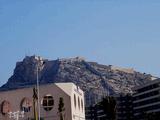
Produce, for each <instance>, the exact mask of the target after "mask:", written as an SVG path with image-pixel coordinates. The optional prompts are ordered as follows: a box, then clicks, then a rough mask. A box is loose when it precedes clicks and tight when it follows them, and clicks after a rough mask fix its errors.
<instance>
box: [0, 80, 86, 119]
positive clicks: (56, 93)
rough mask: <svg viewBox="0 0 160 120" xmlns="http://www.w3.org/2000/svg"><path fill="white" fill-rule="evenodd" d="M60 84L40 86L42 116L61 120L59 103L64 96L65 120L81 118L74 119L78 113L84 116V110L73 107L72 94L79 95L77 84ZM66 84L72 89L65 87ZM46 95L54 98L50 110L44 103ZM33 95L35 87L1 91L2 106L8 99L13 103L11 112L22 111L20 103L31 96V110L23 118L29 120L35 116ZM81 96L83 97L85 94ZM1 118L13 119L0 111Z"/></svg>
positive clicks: (0, 101) (0, 104)
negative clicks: (45, 107) (46, 108)
mask: <svg viewBox="0 0 160 120" xmlns="http://www.w3.org/2000/svg"><path fill="white" fill-rule="evenodd" d="M60 84H61V83H59V84H49V85H42V86H40V103H41V105H40V111H41V117H42V118H44V120H59V114H58V105H59V98H60V97H62V98H63V99H64V107H65V111H64V112H63V115H64V116H65V120H81V119H77V118H76V119H73V115H77V113H78V114H79V115H80V116H82V117H83V116H84V114H83V112H81V111H79V112H78V111H75V110H74V109H73V104H72V95H73V94H75V95H76V96H79V94H78V93H76V92H75V91H73V88H74V87H75V85H74V84H73V83H69V84H63V85H60ZM65 86H66V88H67V89H68V90H70V91H67V90H66V89H63V87H65ZM69 87H71V88H69ZM82 93H83V92H82ZM46 95H51V96H52V97H53V99H54V106H53V108H52V109H51V110H50V111H46V110H44V108H43V105H42V101H43V98H44V96H46ZM32 97H33V87H32V88H24V89H17V90H11V91H5V92H0V106H2V103H3V101H4V100H6V101H8V102H9V103H10V105H11V112H16V111H20V108H21V107H20V106H21V105H20V104H21V101H22V100H23V98H29V99H30V100H31V101H32V107H31V110H30V112H25V114H24V116H25V117H24V118H23V120H28V119H30V118H33V117H34V114H33V99H32ZM81 98H83V94H82V96H81ZM83 101H84V98H83ZM83 118H84V117H83ZM0 120H12V119H9V116H8V114H5V115H3V114H2V112H0ZM82 120H84V119H82Z"/></svg>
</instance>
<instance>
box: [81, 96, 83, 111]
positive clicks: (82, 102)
mask: <svg viewBox="0 0 160 120" xmlns="http://www.w3.org/2000/svg"><path fill="white" fill-rule="evenodd" d="M81 107H82V111H83V100H82V99H81Z"/></svg>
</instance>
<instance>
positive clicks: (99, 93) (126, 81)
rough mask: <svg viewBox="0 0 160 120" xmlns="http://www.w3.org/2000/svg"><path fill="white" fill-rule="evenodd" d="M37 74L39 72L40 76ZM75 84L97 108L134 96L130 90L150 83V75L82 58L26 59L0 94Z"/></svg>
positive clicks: (31, 57)
mask: <svg viewBox="0 0 160 120" xmlns="http://www.w3.org/2000/svg"><path fill="white" fill-rule="evenodd" d="M37 71H38V72H37ZM37 73H38V79H39V81H40V84H46V83H54V82H73V83H75V84H77V85H78V86H79V87H80V88H81V89H83V90H84V91H85V95H86V96H85V97H86V102H87V104H88V105H89V104H94V103H95V102H97V101H98V100H100V99H101V98H102V97H103V96H106V95H115V94H119V93H131V92H132V90H131V88H132V87H134V86H136V85H141V84H144V83H146V82H149V81H150V80H151V78H152V76H151V75H149V74H142V73H139V72H136V71H134V70H133V69H125V68H119V67H115V66H112V65H108V66H107V65H101V64H98V63H96V62H87V61H85V60H84V59H83V58H80V57H76V58H70V59H57V60H47V59H43V58H41V57H39V56H27V57H25V58H24V59H23V61H21V62H17V64H16V68H15V70H14V74H13V75H12V76H11V77H10V78H9V80H8V82H7V83H6V84H4V85H3V86H2V87H1V88H0V90H8V89H16V88H22V87H27V86H31V85H33V84H36V79H37Z"/></svg>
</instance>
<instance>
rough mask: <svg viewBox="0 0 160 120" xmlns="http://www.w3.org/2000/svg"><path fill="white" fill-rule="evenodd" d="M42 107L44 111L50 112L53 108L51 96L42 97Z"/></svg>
mask: <svg viewBox="0 0 160 120" xmlns="http://www.w3.org/2000/svg"><path fill="white" fill-rule="evenodd" d="M42 105H43V108H44V109H45V110H46V111H50V110H52V108H53V106H54V100H53V97H52V96H51V95H46V96H44V97H43V101H42Z"/></svg>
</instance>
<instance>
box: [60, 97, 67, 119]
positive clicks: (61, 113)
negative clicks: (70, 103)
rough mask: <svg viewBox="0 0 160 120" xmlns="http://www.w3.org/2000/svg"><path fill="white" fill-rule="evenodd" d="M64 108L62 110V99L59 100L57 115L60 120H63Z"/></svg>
mask: <svg viewBox="0 0 160 120" xmlns="http://www.w3.org/2000/svg"><path fill="white" fill-rule="evenodd" d="M64 111H65V108H64V100H63V98H62V97H60V98H59V105H58V113H59V117H60V120H65V114H64Z"/></svg>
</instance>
